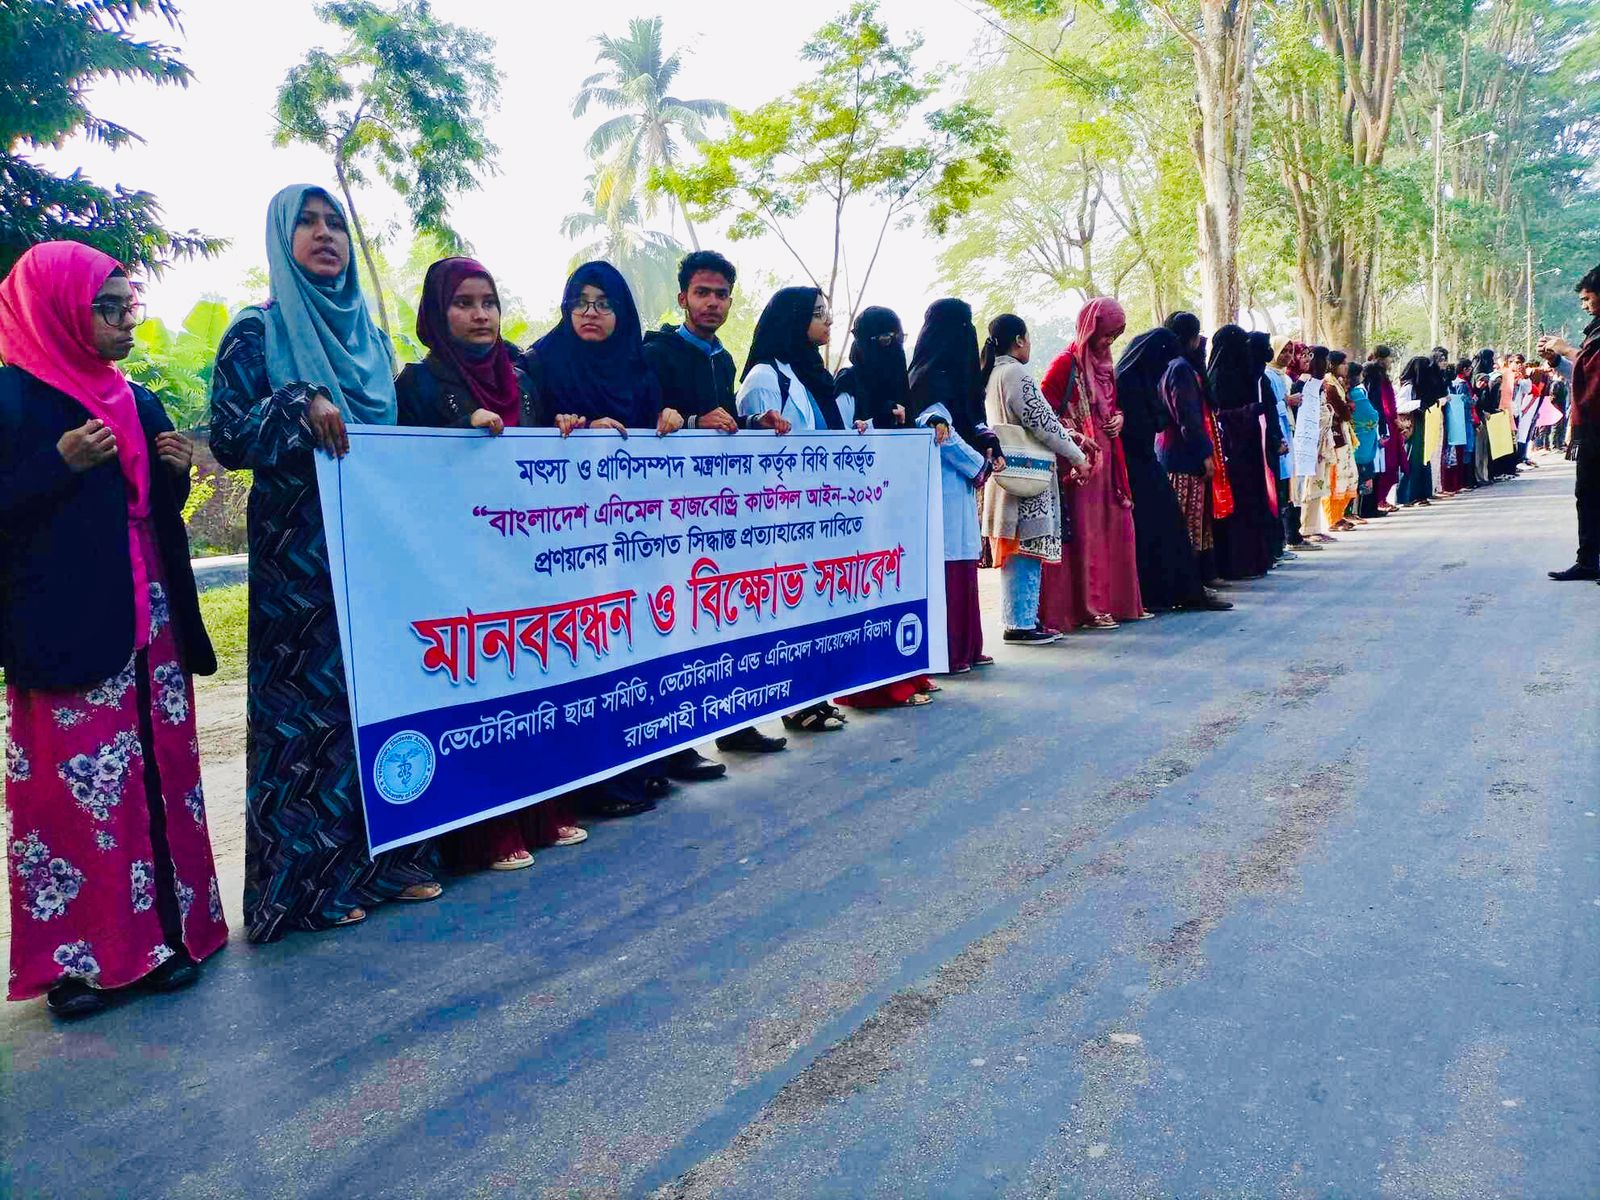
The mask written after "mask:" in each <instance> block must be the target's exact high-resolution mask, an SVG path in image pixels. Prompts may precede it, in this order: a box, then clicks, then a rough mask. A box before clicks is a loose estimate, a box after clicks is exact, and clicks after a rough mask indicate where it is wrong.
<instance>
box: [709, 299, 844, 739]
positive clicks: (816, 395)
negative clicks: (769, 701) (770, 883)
mask: <svg viewBox="0 0 1600 1200" xmlns="http://www.w3.org/2000/svg"><path fill="white" fill-rule="evenodd" d="M832 336H833V313H832V311H831V310H830V309H829V308H828V300H827V297H826V296H824V295H823V294H822V290H821V289H820V288H815V287H790V288H782V289H780V290H779V291H778V292H776V293H774V294H773V297H772V299H770V300H768V301H767V306H766V307H765V308H764V309H762V310H761V316H760V318H759V319H758V320H757V321H756V331H755V334H754V336H753V337H752V338H751V339H750V354H749V357H747V358H746V359H745V363H744V372H743V374H741V375H740V377H739V379H740V387H739V415H740V416H742V417H743V418H745V420H746V422H747V423H755V422H759V421H760V420H761V419H762V418H764V417H767V416H768V414H772V413H776V414H777V415H778V416H779V417H781V418H782V419H783V420H784V422H786V423H787V424H788V426H789V427H790V428H792V429H806V430H812V429H846V428H849V427H850V426H851V425H852V424H854V423H855V404H854V400H853V397H848V396H847V397H845V398H844V400H845V403H844V404H841V403H840V398H839V396H838V388H837V387H836V386H835V384H834V381H833V376H832V375H831V374H830V373H829V371H828V368H827V365H826V364H825V363H824V362H823V361H822V351H821V349H820V348H821V347H823V346H826V345H827V344H828V340H829V339H830V338H831V337H832ZM861 427H862V428H864V427H865V426H864V425H863V426H861ZM845 721H846V717H845V715H844V714H843V713H842V712H840V711H839V710H838V709H837V708H835V707H834V706H833V705H832V704H830V703H828V702H827V701H818V702H817V703H816V704H812V705H809V706H807V707H806V708H802V709H801V710H800V711H799V712H795V713H789V714H788V715H786V716H785V717H784V718H783V725H784V728H785V729H788V730H790V731H791V732H794V733H835V732H837V731H838V730H841V729H843V728H844V726H845Z"/></svg>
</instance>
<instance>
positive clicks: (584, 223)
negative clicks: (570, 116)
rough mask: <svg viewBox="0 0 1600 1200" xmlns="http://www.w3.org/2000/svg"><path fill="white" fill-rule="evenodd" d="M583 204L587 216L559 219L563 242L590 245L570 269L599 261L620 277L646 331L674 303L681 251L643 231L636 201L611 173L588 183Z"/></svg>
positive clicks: (655, 233) (665, 236)
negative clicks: (581, 242)
mask: <svg viewBox="0 0 1600 1200" xmlns="http://www.w3.org/2000/svg"><path fill="white" fill-rule="evenodd" d="M583 200H584V203H585V204H587V205H588V206H589V208H588V210H587V211H585V212H575V213H568V214H567V215H566V216H565V217H563V218H562V219H561V235H562V236H563V237H567V238H572V239H574V240H576V239H578V238H586V239H588V240H587V241H586V242H585V243H584V244H583V245H582V246H581V247H579V249H578V252H577V253H576V254H575V255H573V259H572V265H573V266H574V267H576V266H577V265H578V264H579V263H581V262H585V261H587V260H589V259H597V258H598V259H604V260H605V261H606V262H608V263H610V264H611V265H612V266H614V267H615V268H616V269H617V270H619V271H621V272H622V276H623V278H624V279H626V280H627V281H628V286H629V287H630V288H631V289H633V298H634V301H635V302H636V303H637V304H638V306H639V316H640V319H641V320H642V321H644V323H645V326H646V328H648V327H649V326H650V325H651V324H652V323H653V322H654V321H655V320H656V319H658V318H659V317H660V316H661V315H662V314H663V313H666V312H669V311H670V310H671V309H672V308H673V306H674V304H675V302H676V297H677V294H678V259H679V258H681V257H682V256H683V246H682V245H680V244H679V242H678V240H677V239H676V238H674V237H672V236H671V235H670V234H666V233H660V232H658V231H656V230H653V229H645V228H644V225H643V221H642V219H641V214H640V211H639V199H638V196H637V195H636V194H635V193H634V191H633V189H632V188H631V187H630V186H629V185H628V181H627V180H625V179H621V178H619V177H618V176H617V175H616V174H614V173H613V172H611V171H608V170H602V171H599V172H597V173H596V174H594V175H591V176H590V177H589V186H588V189H587V190H586V191H585V192H584V195H583Z"/></svg>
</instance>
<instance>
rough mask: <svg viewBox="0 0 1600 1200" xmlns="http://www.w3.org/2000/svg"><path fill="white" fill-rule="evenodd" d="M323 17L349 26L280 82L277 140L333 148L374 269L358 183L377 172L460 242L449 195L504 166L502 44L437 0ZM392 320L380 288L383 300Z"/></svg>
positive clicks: (339, 0)
mask: <svg viewBox="0 0 1600 1200" xmlns="http://www.w3.org/2000/svg"><path fill="white" fill-rule="evenodd" d="M317 15H318V16H320V17H321V18H322V19H323V20H324V21H327V22H329V23H330V24H331V25H333V26H334V27H335V28H336V29H338V30H339V31H341V32H342V33H343V34H344V35H345V42H344V45H343V46H342V47H341V48H340V49H339V50H337V51H328V50H323V49H320V48H318V49H313V50H312V51H311V52H310V53H308V54H307V55H306V58H305V60H304V61H303V62H301V63H299V64H298V65H296V66H294V67H291V68H290V70H289V73H288V75H287V76H286V77H285V78H284V82H283V85H282V86H281V87H280V88H279V89H278V104H277V115H278V123H279V129H278V133H277V135H276V137H275V139H274V140H275V141H276V142H277V144H278V145H286V144H288V143H289V142H305V143H307V144H309V145H312V146H316V147H318V148H320V149H321V150H323V151H325V152H326V153H327V154H328V155H329V156H330V157H331V158H332V160H333V168H334V174H335V175H336V176H337V177H338V179H339V186H340V188H341V190H342V191H343V192H344V198H345V203H346V206H347V208H348V209H349V211H350V216H351V223H352V225H353V227H354V234H355V238H356V241H357V243H358V244H359V246H360V249H361V251H362V256H363V258H365V259H366V260H367V267H368V270H369V274H370V273H374V272H375V268H374V266H373V263H372V261H371V252H372V244H371V242H369V240H368V238H367V236H366V234H365V232H364V231H363V229H362V227H361V222H360V218H359V216H358V214H357V213H356V209H355V203H354V197H353V196H352V194H351V193H352V189H353V188H356V187H360V186H362V185H364V184H366V183H368V182H369V177H368V174H367V172H368V171H369V170H372V171H375V172H376V173H377V175H378V177H379V178H381V179H382V180H383V181H384V182H385V183H387V184H388V185H389V186H390V187H391V188H393V189H394V190H395V191H396V192H397V193H399V195H400V196H401V198H402V199H403V200H404V201H405V204H406V208H407V210H408V211H409V213H410V215H411V224H412V227H413V228H414V229H415V230H416V232H418V233H426V234H431V235H433V236H434V237H436V238H437V239H438V240H439V241H440V243H441V244H443V245H444V246H446V247H448V248H449V249H451V250H452V251H456V250H460V249H462V248H463V247H464V243H463V242H462V241H461V239H460V237H459V236H458V235H457V233H456V232H455V230H454V229H453V228H452V227H451V225H450V223H449V214H450V200H451V198H452V197H453V196H454V195H455V194H456V193H458V192H462V191H466V190H469V189H472V188H476V187H477V186H478V184H479V182H480V180H481V177H482V176H483V175H484V174H488V173H492V172H493V171H494V160H495V156H496V154H497V153H498V151H497V148H496V147H495V145H494V143H493V142H491V141H489V139H488V136H487V134H486V133H485V131H484V125H483V118H484V115H485V114H486V113H487V112H488V111H489V110H490V109H491V108H492V106H493V105H494V103H495V100H496V97H497V96H498V94H499V90H500V73H499V71H498V70H497V69H496V67H495V65H494V62H493V59H492V53H493V49H494V43H493V42H492V41H491V40H490V39H489V38H487V37H485V36H484V35H483V34H481V33H479V32H477V31H476V30H472V29H467V28H464V27H462V26H460V25H453V24H451V23H449V22H447V21H441V20H439V19H438V18H437V17H435V16H434V15H433V11H432V7H431V6H430V4H429V3H428V0H398V3H397V4H396V5H395V7H394V8H392V9H386V8H383V7H381V6H379V5H378V4H375V3H372V2H371V0H328V2H326V3H323V4H320V5H318V7H317ZM373 299H374V301H375V303H376V306H377V310H378V315H379V318H380V321H381V323H382V324H383V326H384V328H385V329H388V328H389V323H388V311H387V305H386V303H385V301H384V294H383V291H382V290H381V288H380V289H379V290H378V291H377V293H376V295H375V296H374V297H373Z"/></svg>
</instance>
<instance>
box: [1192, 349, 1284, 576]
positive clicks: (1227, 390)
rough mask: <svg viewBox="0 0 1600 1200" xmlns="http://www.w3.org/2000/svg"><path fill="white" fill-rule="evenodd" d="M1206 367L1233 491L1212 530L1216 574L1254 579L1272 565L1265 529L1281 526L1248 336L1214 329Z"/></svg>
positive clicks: (1267, 535)
mask: <svg viewBox="0 0 1600 1200" xmlns="http://www.w3.org/2000/svg"><path fill="white" fill-rule="evenodd" d="M1209 365H1210V375H1211V404H1212V413H1213V415H1214V417H1215V418H1216V422H1217V436H1218V438H1219V439H1220V440H1221V442H1222V456H1223V459H1224V461H1225V462H1226V463H1227V469H1228V484H1229V486H1230V488H1231V489H1232V491H1233V513H1232V514H1231V515H1229V516H1227V517H1224V518H1221V519H1219V520H1218V521H1217V522H1216V524H1215V526H1214V531H1213V538H1214V540H1215V548H1216V556H1217V558H1216V561H1217V574H1218V576H1220V577H1221V578H1223V579H1254V578H1256V577H1257V576H1260V575H1265V574H1266V573H1267V571H1268V570H1269V569H1270V568H1271V566H1272V558H1273V555H1272V549H1271V547H1272V528H1271V527H1272V526H1273V525H1280V527H1281V522H1280V521H1279V519H1278V518H1277V517H1276V516H1275V515H1274V514H1273V511H1272V501H1271V499H1270V498H1269V497H1268V495H1267V467H1266V461H1267V460H1266V454H1265V449H1264V447H1265V443H1264V441H1263V440H1262V433H1261V387H1260V384H1259V383H1258V382H1257V372H1256V370H1255V364H1254V361H1253V356H1252V350H1251V347H1250V341H1249V334H1247V333H1246V332H1245V331H1244V330H1243V329H1241V328H1240V327H1239V326H1237V325H1224V326H1223V327H1222V328H1221V329H1219V330H1217V332H1216V334H1215V335H1214V336H1213V337H1212V340H1211V362H1210V364H1209ZM1265 365H1266V364H1265V363H1263V364H1262V366H1265Z"/></svg>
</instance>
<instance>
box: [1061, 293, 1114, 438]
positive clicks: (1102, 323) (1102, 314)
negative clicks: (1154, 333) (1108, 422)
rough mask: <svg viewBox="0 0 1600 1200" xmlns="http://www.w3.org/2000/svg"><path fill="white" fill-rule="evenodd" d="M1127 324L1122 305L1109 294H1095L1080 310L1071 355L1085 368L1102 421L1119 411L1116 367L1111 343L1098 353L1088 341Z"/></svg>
mask: <svg viewBox="0 0 1600 1200" xmlns="http://www.w3.org/2000/svg"><path fill="white" fill-rule="evenodd" d="M1127 324H1128V317H1127V314H1126V313H1124V312H1123V311H1122V305H1120V304H1118V303H1117V302H1116V301H1115V300H1113V299H1112V298H1111V297H1110V296H1096V297H1095V298H1094V299H1093V300H1091V301H1089V303H1087V304H1085V305H1084V306H1083V307H1082V308H1080V309H1079V310H1078V336H1077V338H1076V339H1075V340H1074V341H1073V343H1072V356H1073V358H1074V359H1075V360H1076V361H1077V363H1078V367H1079V369H1080V370H1081V371H1082V372H1083V382H1084V391H1085V392H1086V393H1087V394H1088V396H1089V401H1090V403H1091V404H1092V405H1093V408H1094V415H1095V419H1096V420H1099V421H1104V420H1105V419H1106V418H1107V417H1109V416H1110V415H1111V414H1112V413H1114V412H1116V411H1117V370H1116V363H1115V362H1114V361H1113V360H1112V357H1111V346H1110V345H1109V344H1107V346H1106V348H1105V350H1104V351H1102V352H1101V353H1100V354H1098V355H1095V354H1091V353H1090V351H1089V342H1090V341H1091V340H1092V339H1094V338H1096V337H1099V336H1101V335H1102V334H1107V333H1110V332H1111V331H1112V330H1114V329H1121V328H1124V327H1125V326H1126V325H1127Z"/></svg>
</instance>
